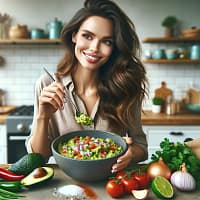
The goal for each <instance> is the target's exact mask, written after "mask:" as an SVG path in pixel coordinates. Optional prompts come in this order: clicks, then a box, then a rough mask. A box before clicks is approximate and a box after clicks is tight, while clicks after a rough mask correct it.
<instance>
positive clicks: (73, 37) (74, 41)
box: [72, 32, 76, 43]
mask: <svg viewBox="0 0 200 200" xmlns="http://www.w3.org/2000/svg"><path fill="white" fill-rule="evenodd" d="M72 42H73V43H76V33H75V32H73V33H72Z"/></svg>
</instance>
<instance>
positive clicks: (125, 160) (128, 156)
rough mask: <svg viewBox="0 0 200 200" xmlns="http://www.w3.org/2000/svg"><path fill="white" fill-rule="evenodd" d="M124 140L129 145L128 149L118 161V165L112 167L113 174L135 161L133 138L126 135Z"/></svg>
mask: <svg viewBox="0 0 200 200" xmlns="http://www.w3.org/2000/svg"><path fill="white" fill-rule="evenodd" d="M123 138H124V140H125V142H126V143H127V144H128V149H127V151H126V153H125V154H124V155H123V156H121V157H119V158H118V159H117V163H116V164H114V165H113V167H112V172H113V173H114V172H117V171H120V170H122V169H123V168H125V167H126V166H127V165H128V164H129V163H130V162H131V161H132V159H133V151H132V146H131V144H132V143H133V140H132V138H131V137H128V135H126V136H125V137H123Z"/></svg>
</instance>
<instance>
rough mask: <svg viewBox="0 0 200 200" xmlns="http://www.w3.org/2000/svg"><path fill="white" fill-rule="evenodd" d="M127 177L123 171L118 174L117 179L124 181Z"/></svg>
mask: <svg viewBox="0 0 200 200" xmlns="http://www.w3.org/2000/svg"><path fill="white" fill-rule="evenodd" d="M125 176H126V172H123V171H120V172H117V174H116V178H118V179H122V178H124V177H125Z"/></svg>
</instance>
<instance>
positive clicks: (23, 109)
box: [9, 105, 34, 116]
mask: <svg viewBox="0 0 200 200" xmlns="http://www.w3.org/2000/svg"><path fill="white" fill-rule="evenodd" d="M33 112H34V106H33V105H30V106H27V105H23V106H19V107H17V108H16V109H14V110H12V111H11V112H10V114H9V116H33Z"/></svg>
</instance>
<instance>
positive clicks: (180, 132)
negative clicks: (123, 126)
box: [143, 125, 200, 162]
mask: <svg viewBox="0 0 200 200" xmlns="http://www.w3.org/2000/svg"><path fill="white" fill-rule="evenodd" d="M143 129H144V132H145V133H146V135H147V142H148V153H149V158H148V161H150V159H151V155H152V154H153V153H155V151H157V150H159V149H160V142H161V141H162V140H163V139H164V138H169V140H170V141H171V142H175V143H176V142H184V141H185V140H186V139H188V138H192V139H196V138H200V126H164V125H160V126H158V125H149V126H147V125H144V126H143ZM148 161H147V162H148Z"/></svg>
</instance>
